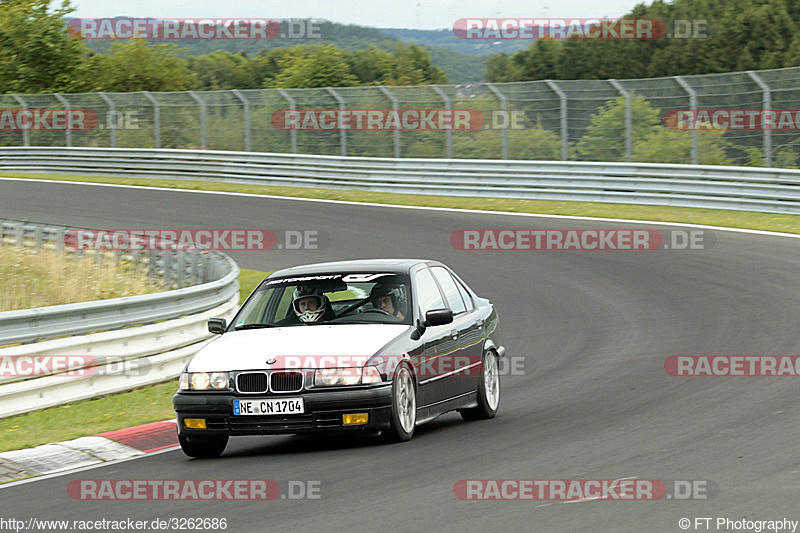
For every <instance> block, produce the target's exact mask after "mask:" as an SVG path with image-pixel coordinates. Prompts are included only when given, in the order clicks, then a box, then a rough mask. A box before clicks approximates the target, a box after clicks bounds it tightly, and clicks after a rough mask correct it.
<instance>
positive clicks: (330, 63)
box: [273, 45, 358, 88]
mask: <svg viewBox="0 0 800 533" xmlns="http://www.w3.org/2000/svg"><path fill="white" fill-rule="evenodd" d="M279 64H280V66H281V67H282V69H281V70H282V71H281V72H280V74H278V75H277V77H276V78H275V81H274V85H273V86H274V87H285V88H294V87H298V88H310V87H352V86H355V85H358V78H356V77H355V76H354V75H353V73H352V72H350V66H349V65H348V64H347V60H346V56H345V54H344V52H342V51H341V50H338V49H337V48H334V47H333V45H325V46H316V45H315V46H307V47H304V53H303V54H302V55H291V54H286V55H285V56H284V57H283V58H282V59H281V61H279Z"/></svg>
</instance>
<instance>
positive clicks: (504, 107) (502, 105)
mask: <svg viewBox="0 0 800 533" xmlns="http://www.w3.org/2000/svg"><path fill="white" fill-rule="evenodd" d="M486 86H487V87H488V88H489V90H490V91H492V92H493V93H494V95H495V96H497V99H498V100H500V111H502V112H503V113H504V115H505V116H504V117H503V119H504V120H505V124H506V127H505V128H503V159H508V124H509V122H510V118H509V117H508V115H507V114H506V112H507V111H508V106H507V105H506V96H505V95H504V94H503V93H501V92H500V91H499V90H498V89H497V87H495V86H494V84H493V83H487V84H486Z"/></svg>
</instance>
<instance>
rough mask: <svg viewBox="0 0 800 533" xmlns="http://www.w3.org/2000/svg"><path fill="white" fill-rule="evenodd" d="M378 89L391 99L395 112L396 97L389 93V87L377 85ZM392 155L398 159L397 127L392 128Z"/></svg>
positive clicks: (398, 139) (398, 141) (396, 108)
mask: <svg viewBox="0 0 800 533" xmlns="http://www.w3.org/2000/svg"><path fill="white" fill-rule="evenodd" d="M378 89H380V90H381V92H382V93H383V94H385V95H386V96H387V97H388V98H389V99H390V100H391V101H392V109H393V110H394V111H395V113H396V112H397V111H398V109H399V107H398V105H397V97H396V96H395V95H393V94H392V93H390V92H389V89H387V88H386V87H384V86H383V85H381V86H379V87H378ZM394 157H395V159H400V130H399V129H397V128H395V130H394Z"/></svg>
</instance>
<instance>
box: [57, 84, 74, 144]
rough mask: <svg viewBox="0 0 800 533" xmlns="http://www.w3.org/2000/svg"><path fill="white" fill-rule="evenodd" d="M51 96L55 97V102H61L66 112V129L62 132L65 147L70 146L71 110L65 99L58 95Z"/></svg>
mask: <svg viewBox="0 0 800 533" xmlns="http://www.w3.org/2000/svg"><path fill="white" fill-rule="evenodd" d="M53 96H55V97H56V100H58V101H59V102H61V105H63V106H64V109H66V111H67V129H66V130H65V131H64V141H65V142H66V146H72V113H71V111H72V108H71V107H70V105H69V102H68V101H67V99H66V98H64V97H63V96H61V95H60V94H58V93H53Z"/></svg>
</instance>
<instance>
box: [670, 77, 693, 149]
mask: <svg viewBox="0 0 800 533" xmlns="http://www.w3.org/2000/svg"><path fill="white" fill-rule="evenodd" d="M673 78H675V81H677V82H678V84H679V85H680V86H681V87H683V90H684V91H686V93H687V94H688V95H689V108H690V109H691V110H692V115H693V116H694V121H695V122H696V121H697V91H695V90H694V89H692V87H691V86H690V85H689V84H688V83H686V80H684V79H683V78H682V77H680V76H673ZM697 161H699V157H698V151H697V128H692V164H693V165H696V164H697Z"/></svg>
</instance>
